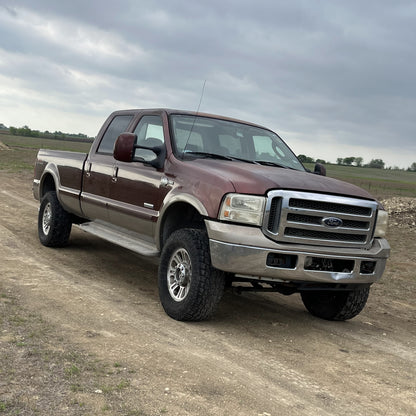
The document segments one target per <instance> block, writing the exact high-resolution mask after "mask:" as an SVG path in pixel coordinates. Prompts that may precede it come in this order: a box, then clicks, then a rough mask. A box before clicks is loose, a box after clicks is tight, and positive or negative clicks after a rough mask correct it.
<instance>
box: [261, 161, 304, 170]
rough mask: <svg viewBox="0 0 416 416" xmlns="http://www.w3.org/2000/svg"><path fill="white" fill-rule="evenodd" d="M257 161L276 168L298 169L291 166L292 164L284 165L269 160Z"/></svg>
mask: <svg viewBox="0 0 416 416" xmlns="http://www.w3.org/2000/svg"><path fill="white" fill-rule="evenodd" d="M256 162H257V163H259V164H260V165H265V166H275V167H276V168H283V169H293V170H297V169H295V168H291V167H290V166H286V165H282V164H280V163H276V162H270V161H269V160H256Z"/></svg>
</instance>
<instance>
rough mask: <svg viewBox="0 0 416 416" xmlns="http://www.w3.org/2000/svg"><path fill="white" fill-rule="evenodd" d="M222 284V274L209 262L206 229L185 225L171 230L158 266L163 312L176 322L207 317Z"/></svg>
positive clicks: (222, 290) (217, 297)
mask: <svg viewBox="0 0 416 416" xmlns="http://www.w3.org/2000/svg"><path fill="white" fill-rule="evenodd" d="M224 286H225V278H224V273H223V272H221V271H220V270H217V269H215V268H214V267H212V265H211V257H210V253H209V242H208V237H207V235H206V232H205V231H203V230H197V229H190V228H187V229H181V230H178V231H175V232H174V233H172V235H171V236H170V237H169V238H168V240H167V241H166V244H165V245H164V247H163V250H162V254H161V258H160V265H159V297H160V301H161V303H162V306H163V308H164V310H165V312H166V313H167V314H168V315H169V316H170V317H171V318H173V319H176V320H178V321H201V320H204V319H207V318H209V317H210V316H211V315H212V314H213V312H214V311H215V309H216V307H217V305H218V303H219V302H220V300H221V297H222V295H223V293H224Z"/></svg>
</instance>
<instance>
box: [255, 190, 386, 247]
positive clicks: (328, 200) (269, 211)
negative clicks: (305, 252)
mask: <svg viewBox="0 0 416 416" xmlns="http://www.w3.org/2000/svg"><path fill="white" fill-rule="evenodd" d="M377 206H378V205H377V202H375V201H367V200H362V199H357V198H347V197H341V196H333V195H322V194H315V193H308V192H296V191H271V192H269V193H268V198H267V205H266V213H265V218H264V225H263V232H264V234H266V235H267V236H268V237H270V238H271V239H273V240H276V241H279V242H282V243H283V242H287V243H300V244H312V245H331V246H339V247H363V248H366V247H369V245H370V244H371V241H372V237H373V229H374V225H375V220H376V215H377Z"/></svg>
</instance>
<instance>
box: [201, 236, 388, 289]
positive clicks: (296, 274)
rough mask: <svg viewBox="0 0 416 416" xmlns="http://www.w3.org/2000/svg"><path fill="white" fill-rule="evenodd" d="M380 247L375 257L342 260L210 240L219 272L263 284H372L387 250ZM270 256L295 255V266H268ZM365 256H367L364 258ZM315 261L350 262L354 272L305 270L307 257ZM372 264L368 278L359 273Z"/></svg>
mask: <svg viewBox="0 0 416 416" xmlns="http://www.w3.org/2000/svg"><path fill="white" fill-rule="evenodd" d="M385 241H386V240H384V242H385ZM384 242H383V243H382V247H381V250H380V251H379V253H378V255H377V256H374V255H370V253H365V252H363V253H362V255H361V256H360V255H356V256H349V255H346V256H343V255H342V254H339V255H331V254H325V253H322V254H316V253H308V252H300V251H296V250H290V251H285V250H270V249H266V248H263V247H253V246H246V245H238V244H229V243H225V242H223V241H218V240H212V239H210V240H209V244H210V252H211V261H212V265H213V266H214V267H216V268H217V269H219V270H223V271H226V272H231V273H235V274H238V275H239V276H241V277H247V278H248V279H253V276H256V278H257V279H259V280H266V281H281V280H284V281H308V282H321V283H348V284H350V283H374V282H376V281H378V280H379V279H380V278H381V276H382V275H383V272H384V269H385V266H386V260H387V257H388V253H389V251H390V247H389V246H388V244H387V246H386V245H385V244H384ZM270 253H276V254H285V255H295V256H297V263H296V266H295V267H294V268H281V267H271V266H267V264H266V262H267V256H268V255H269V254H270ZM366 254H367V255H366ZM311 256H313V257H318V258H322V259H331V260H353V261H354V268H353V270H352V271H351V272H347V273H345V272H332V271H321V270H307V269H306V268H305V262H306V260H307V258H308V257H311ZM363 261H375V262H376V266H375V270H374V272H373V273H371V274H362V273H360V267H361V262H363Z"/></svg>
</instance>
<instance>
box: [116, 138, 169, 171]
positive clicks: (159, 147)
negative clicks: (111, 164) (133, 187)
mask: <svg viewBox="0 0 416 416" xmlns="http://www.w3.org/2000/svg"><path fill="white" fill-rule="evenodd" d="M136 140H137V135H136V134H133V133H121V134H120V136H118V137H117V140H116V142H115V143H114V150H113V156H114V159H116V160H119V161H120V162H133V161H137V162H142V163H144V164H145V165H150V166H153V167H155V168H156V169H162V168H163V166H164V164H165V159H166V146H165V144H164V143H163V142H162V141H161V140H159V139H153V138H150V139H147V140H146V142H147V143H146V144H149V146H140V145H137V144H135V143H136ZM136 149H145V150H150V151H151V152H153V153H154V154H155V156H156V157H155V158H153V159H150V160H143V159H141V158H135V157H134V151H135V150H136Z"/></svg>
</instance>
